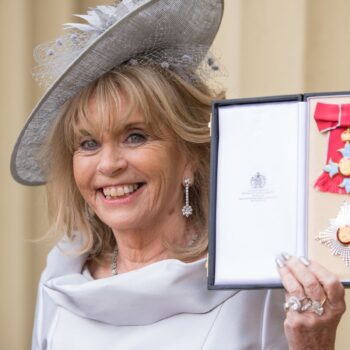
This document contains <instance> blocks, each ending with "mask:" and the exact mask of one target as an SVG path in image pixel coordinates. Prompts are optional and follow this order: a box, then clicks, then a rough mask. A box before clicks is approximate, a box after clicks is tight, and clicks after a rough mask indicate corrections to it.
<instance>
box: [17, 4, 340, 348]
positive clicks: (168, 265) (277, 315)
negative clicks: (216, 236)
mask: <svg viewBox="0 0 350 350" xmlns="http://www.w3.org/2000/svg"><path fill="white" fill-rule="evenodd" d="M222 14H223V1H222V0H171V1H169V0H124V1H121V2H118V4H117V3H116V4H114V5H106V6H98V7H96V8H92V9H90V10H89V11H88V13H87V14H86V15H83V16H81V17H82V18H83V19H85V20H86V21H87V22H88V23H87V24H81V23H80V24H68V25H66V27H67V28H68V30H67V31H65V33H64V34H63V35H62V36H61V37H59V38H57V39H56V40H55V41H52V42H50V43H47V44H43V45H40V46H39V47H38V48H37V49H36V50H35V57H36V60H37V62H38V66H37V67H36V69H35V75H36V78H37V79H38V80H39V81H41V82H42V83H44V84H45V85H50V84H51V86H50V88H49V89H48V90H47V91H46V93H45V94H44V96H43V98H42V100H41V101H40V102H39V104H38V105H37V107H36V108H35V109H34V110H33V112H32V114H31V115H30V117H29V120H28V121H27V123H26V125H25V127H24V128H23V130H22V132H21V134H20V136H19V138H18V140H17V143H16V146H15V149H14V151H13V155H12V163H11V170H12V174H13V176H14V178H15V179H16V180H17V181H19V182H20V183H23V184H26V185H38V184H43V183H47V187H48V192H49V201H50V212H51V219H52V226H51V232H50V233H51V234H53V235H54V236H55V237H56V239H57V244H56V245H55V247H54V248H53V249H52V251H51V252H50V253H49V256H48V260H47V266H46V268H45V270H44V272H43V273H42V276H41V280H40V283H39V291H38V300H37V309H36V314H35V325H34V332H33V350H44V349H45V350H47V349H51V350H62V349H77V350H79V349H84V350H86V349H90V350H95V349H101V348H102V349H105V350H112V349H116V348H118V349H122V350H123V349H125V350H133V349H135V350H136V349H140V348H142V349H162V350H163V349H184V350H196V349H204V350H211V349H235V350H241V349H242V350H243V349H262V350H263V349H264V350H267V349H279V350H283V349H287V348H288V347H289V349H290V350H300V349H305V348H308V349H323V350H333V348H334V341H335V334H336V329H337V326H338V323H339V320H340V318H341V316H342V314H343V312H344V310H345V304H344V289H343V287H342V285H341V284H340V282H339V281H338V280H337V279H336V278H335V276H334V275H332V274H331V273H330V272H329V271H327V270H326V269H324V268H323V267H322V266H320V265H318V264H316V263H315V262H310V261H307V260H306V259H305V258H303V259H297V258H293V257H291V256H289V255H288V254H284V255H283V256H282V257H281V258H279V259H278V260H277V268H278V271H279V272H280V275H281V280H282V283H283V285H284V287H285V290H286V291H285V292H283V291H278V290H277V291H270V290H252V291H238V290H228V291H208V290H207V286H206V280H207V276H206V269H205V265H206V258H205V255H206V252H207V226H208V225H207V224H208V223H207V217H208V207H207V206H208V181H209V151H210V135H209V128H208V122H209V120H210V109H211V100H212V99H215V98H222V97H223V94H222V93H216V92H215V91H213V90H212V89H210V88H209V82H210V80H211V79H210V78H211V77H213V76H214V77H215V74H216V73H217V72H218V71H220V64H219V63H218V62H217V61H216V60H215V57H214V56H213V55H211V54H210V53H209V52H208V50H209V47H210V45H211V44H212V41H213V40H214V37H215V35H216V32H217V30H218V28H219V24H220V22H221V18H222ZM230 209H231V210H232V215H233V217H234V215H235V212H234V208H230ZM248 219H249V218H248ZM233 224H234V221H233ZM237 249H239V247H237ZM273 258H274V257H271V259H273ZM305 294H307V295H308V297H306V296H305ZM285 297H287V298H288V303H283V300H284V298H285ZM291 300H294V303H295V304H297V302H299V306H298V305H297V306H298V307H297V308H295V307H293V305H294V304H293V305H292V304H290V303H289V302H290V301H291ZM305 301H307V302H308V304H307V305H308V306H307V307H304V308H303V309H302V308H301V303H302V302H305ZM283 304H284V305H285V309H286V310H285V311H287V315H286V314H285V312H284V311H283V308H282V305H283ZM305 305H306V304H305ZM305 305H304V306H305ZM294 306H295V305H294ZM316 311H317V312H316ZM283 326H284V332H283Z"/></svg>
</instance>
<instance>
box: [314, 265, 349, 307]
mask: <svg viewBox="0 0 350 350" xmlns="http://www.w3.org/2000/svg"><path fill="white" fill-rule="evenodd" d="M309 270H310V271H311V272H312V273H313V274H314V275H315V276H316V278H317V279H318V280H319V282H320V284H321V285H322V287H323V289H324V291H325V293H326V295H327V298H328V301H329V302H330V303H331V304H335V303H337V302H338V301H339V300H343V299H344V296H345V290H344V287H343V285H342V284H341V283H340V281H339V279H338V277H337V276H336V275H334V274H332V273H331V272H329V271H328V270H327V269H325V268H324V267H323V266H322V265H320V264H318V263H317V262H312V264H310V266H309Z"/></svg>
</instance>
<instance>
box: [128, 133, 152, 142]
mask: <svg viewBox="0 0 350 350" xmlns="http://www.w3.org/2000/svg"><path fill="white" fill-rule="evenodd" d="M146 141H147V136H146V135H145V134H143V133H140V132H133V133H131V134H129V135H128V137H127V138H126V142H127V143H131V144H135V145H137V144H140V143H144V142H146Z"/></svg>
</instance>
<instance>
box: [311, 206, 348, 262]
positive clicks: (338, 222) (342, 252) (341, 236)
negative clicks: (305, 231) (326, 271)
mask: <svg viewBox="0 0 350 350" xmlns="http://www.w3.org/2000/svg"><path fill="white" fill-rule="evenodd" d="M316 240H317V241H319V242H321V243H322V244H324V245H326V246H327V247H328V248H329V249H330V250H331V253H332V255H335V256H340V257H341V258H342V259H343V261H344V263H345V265H346V266H347V267H350V204H349V203H347V202H345V203H344V204H343V205H342V206H341V207H340V210H339V213H338V215H337V217H336V218H335V219H331V220H330V222H329V226H328V227H327V229H326V230H325V231H323V232H320V233H319V234H318V235H317V237H316Z"/></svg>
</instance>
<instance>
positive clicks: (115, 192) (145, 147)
mask: <svg viewBox="0 0 350 350" xmlns="http://www.w3.org/2000/svg"><path fill="white" fill-rule="evenodd" d="M125 108H126V106H125V101H124V106H123V105H122V108H121V112H123V110H125ZM116 118H118V116H116ZM88 119H89V122H91V130H90V128H89V130H81V131H82V134H83V135H84V136H81V137H79V138H78V142H77V146H76V150H75V153H74V156H73V171H74V178H75V181H76V185H77V187H78V189H79V191H80V193H81V195H82V196H83V198H84V199H85V201H86V202H87V204H88V205H89V206H90V208H91V209H93V211H94V212H95V213H96V214H97V216H98V217H99V218H100V219H101V220H102V221H103V222H104V223H105V224H107V225H108V226H109V227H111V228H112V229H113V230H116V231H118V230H142V229H149V228H156V225H162V226H164V223H165V224H166V222H167V220H168V219H169V218H170V217H171V216H172V217H174V216H175V217H177V216H178V218H179V220H183V219H182V217H181V207H182V205H183V187H182V183H183V179H184V178H185V177H191V175H192V173H191V172H190V167H189V165H186V161H185V158H184V156H183V152H181V150H179V149H178V146H177V144H176V142H175V140H174V139H173V138H172V137H171V136H170V135H169V137H168V138H164V137H163V138H162V139H158V138H157V137H155V136H153V135H150V133H149V132H148V130H147V127H146V124H145V121H144V116H143V115H142V113H140V112H138V111H135V112H133V113H131V115H130V116H129V117H128V118H127V120H125V119H122V120H120V125H119V122H118V128H117V130H116V131H113V132H105V133H103V134H102V136H97V135H96V134H95V133H94V132H93V131H92V130H96V129H97V130H98V128H96V125H98V123H101V116H99V115H98V113H97V109H96V107H95V103H94V101H93V100H92V101H91V102H90V105H89V115H88Z"/></svg>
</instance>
